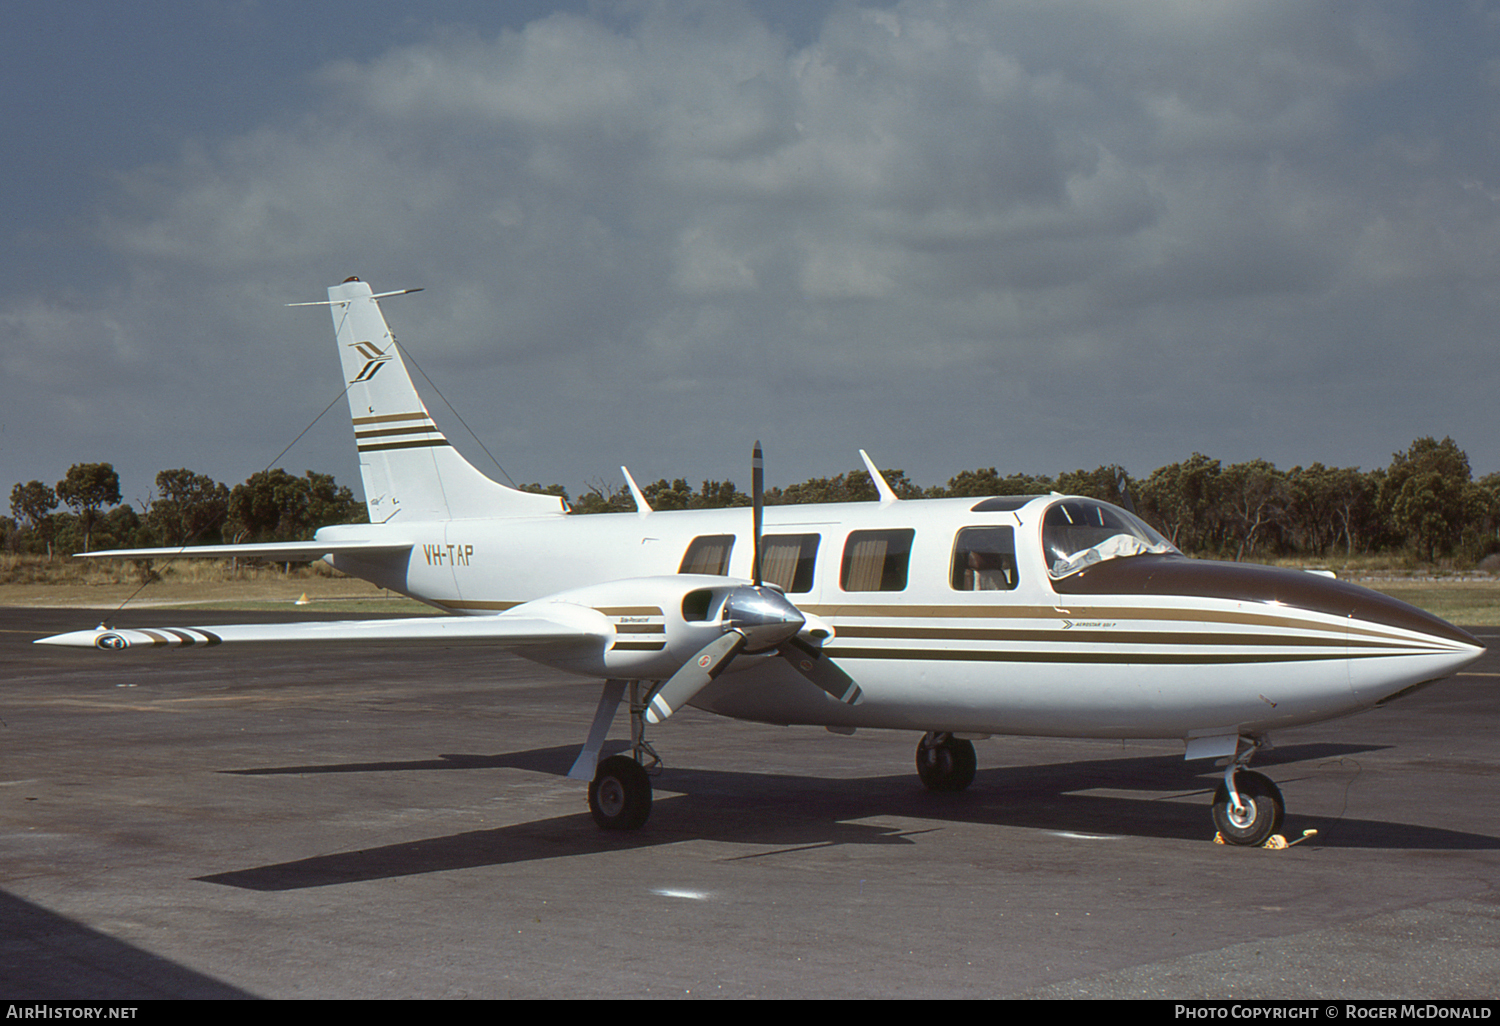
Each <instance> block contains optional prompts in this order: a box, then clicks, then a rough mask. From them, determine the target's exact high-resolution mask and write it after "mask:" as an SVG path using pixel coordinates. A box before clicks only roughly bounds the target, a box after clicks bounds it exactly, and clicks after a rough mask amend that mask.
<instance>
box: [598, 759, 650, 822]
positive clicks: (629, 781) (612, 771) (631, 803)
mask: <svg viewBox="0 0 1500 1026" xmlns="http://www.w3.org/2000/svg"><path fill="white" fill-rule="evenodd" d="M589 812H590V813H591V814H592V815H593V817H594V822H595V823H597V824H599V826H600V828H601V829H604V830H639V829H640V828H641V827H642V826H644V825H645V823H646V819H647V818H648V817H649V816H650V815H651V778H650V777H648V776H647V775H646V771H645V769H644V768H642V766H641V764H640V763H638V762H636V761H635V760H634V759H632V758H630V757H629V756H626V755H612V756H610V757H609V758H608V759H605V760H604V761H602V762H601V763H599V769H598V770H597V771H596V772H595V773H594V780H593V782H592V783H591V784H589Z"/></svg>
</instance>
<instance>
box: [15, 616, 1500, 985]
mask: <svg viewBox="0 0 1500 1026" xmlns="http://www.w3.org/2000/svg"><path fill="white" fill-rule="evenodd" d="M297 615H298V614H296V613H290V612H289V613H286V614H255V613H209V614H204V613H196V614H194V613H183V612H158V611H145V612H141V613H137V614H134V615H132V616H130V617H127V618H121V625H122V626H123V625H126V622H125V621H126V620H128V621H129V625H140V626H151V625H170V624H178V625H188V624H211V623H227V622H249V621H252V620H256V619H293V618H296V617H297ZM91 616H93V617H95V618H96V617H97V614H89V613H80V612H77V611H73V612H68V611H60V610H23V609H0V658H3V664H0V665H3V667H4V669H3V671H0V674H3V676H0V680H3V687H0V739H3V746H0V753H3V754H0V760H3V761H0V850H3V852H4V858H3V862H0V999H27V1000H38V999H69V998H71V999H84V998H95V999H107V998H113V999H118V1000H126V1001H129V1000H139V999H150V998H175V997H184V998H246V997H260V998H466V997H467V998H507V997H512V998H556V997H576V998H584V997H588V998H606V997H681V996H687V997H731V998H739V997H763V998H797V997H844V998H929V999H930V998H968V997H995V998H1005V997H1116V998H1119V997H1126V998H1130V997H1149V998H1174V999H1183V998H1301V997H1310V998H1350V999H1356V998H1413V999H1414V998H1429V999H1431V998H1469V999H1474V998H1480V999H1492V998H1494V997H1495V996H1496V992H1497V989H1500V988H1497V983H1496V981H1497V979H1500V893H1497V883H1500V788H1497V780H1500V777H1497V771H1500V657H1497V656H1495V655H1487V656H1486V657H1485V658H1484V659H1482V660H1481V661H1480V662H1478V663H1477V664H1475V665H1474V666H1473V667H1471V668H1470V670H1469V671H1468V672H1466V673H1465V674H1463V675H1461V676H1459V677H1456V678H1453V679H1451V680H1449V681H1447V682H1445V683H1443V684H1441V685H1438V686H1435V687H1431V688H1428V689H1427V690H1425V691H1422V692H1420V693H1418V694H1416V695H1413V696H1410V697H1408V698H1405V699H1402V700H1400V701H1398V702H1396V703H1393V704H1392V705H1391V706H1390V707H1388V708H1386V709H1383V710H1379V711H1375V712H1371V713H1367V714H1364V715H1361V716H1357V717H1353V718H1350V719H1346V720H1342V721H1336V722H1334V723H1330V724H1323V725H1320V726H1314V727H1306V728H1301V729H1298V730H1294V731H1287V732H1285V733H1283V734H1281V735H1279V736H1278V737H1277V738H1276V739H1275V740H1276V743H1277V747H1276V749H1275V750H1274V751H1272V752H1271V753H1269V754H1267V755H1265V756H1262V757H1260V758H1258V759H1257V762H1256V767H1257V768H1258V769H1260V770H1262V771H1263V772H1265V773H1267V774H1268V775H1269V776H1271V777H1272V778H1273V779H1274V780H1276V781H1277V782H1278V784H1279V785H1280V786H1281V789H1282V791H1283V793H1284V794H1285V797H1286V801H1287V820H1286V827H1285V832H1286V833H1287V835H1288V837H1289V838H1295V837H1297V836H1299V835H1300V834H1301V832H1302V831H1304V830H1309V829H1314V830H1317V831H1318V833H1317V835H1316V837H1314V838H1313V839H1311V840H1308V841H1306V842H1303V843H1301V844H1298V845H1296V846H1294V847H1292V848H1289V849H1287V850H1284V851H1268V850H1261V849H1241V848H1230V847H1224V846H1220V845H1215V844H1213V843H1212V842H1211V839H1212V837H1213V833H1214V831H1213V827H1212V824H1211V821H1210V819H1209V813H1208V803H1209V792H1210V790H1211V789H1212V787H1213V786H1214V783H1215V782H1216V777H1217V775H1218V774H1217V772H1216V771H1214V770H1213V769H1212V767H1211V765H1210V764H1207V763H1186V762H1184V761H1183V759H1182V746H1181V744H1180V743H1168V742H1161V743H1154V742H1151V743H1147V742H1131V743H1123V744H1122V743H1119V742H1113V743H1101V742H1087V741H1054V740H1037V739H1025V738H995V739H992V740H990V741H984V742H979V743H978V745H977V747H978V750H979V766H980V769H979V774H978V778H977V780H976V781H975V784H974V786H973V787H972V788H971V789H969V790H968V791H966V792H964V793H962V794H958V795H934V794H929V793H928V792H926V791H925V790H924V789H923V788H922V787H921V785H920V784H919V783H918V782H917V778H916V774H915V771H914V768H913V752H914V748H915V745H916V741H917V737H916V736H915V735H910V734H904V733H896V732H885V731H869V732H865V731H861V732H860V733H858V734H855V735H853V736H850V737H844V736H836V735H833V734H829V733H827V732H824V731H822V730H818V729H816V728H806V727H794V728H779V727H765V726H758V725H755V724H746V723H737V722H734V721H729V720H722V719H718V718H716V717H712V716H709V715H707V714H704V713H700V712H698V711H697V710H693V709H686V710H683V711H682V712H681V713H679V714H678V715H677V716H674V717H673V718H672V720H671V721H669V722H668V723H667V724H664V725H663V726H661V727H657V728H653V729H652V731H651V733H650V735H649V736H650V738H651V740H652V741H653V743H654V744H655V745H656V747H657V749H658V751H659V752H660V753H661V754H662V756H663V758H664V760H665V761H666V764H667V767H666V768H665V769H664V770H663V771H662V772H661V774H660V775H659V776H658V777H657V778H656V780H655V786H656V804H655V808H654V811H653V813H652V817H651V821H650V822H649V823H648V824H647V825H646V827H645V829H643V830H642V831H640V832H639V833H636V834H632V835H628V836H621V835H615V834H606V833H603V832H601V831H599V830H598V829H597V828H596V827H595V826H594V824H593V822H592V820H591V819H590V817H589V813H588V809H587V804H586V801H585V794H584V786H583V785H582V784H579V783H577V782H574V781H571V780H568V779H567V778H566V777H565V776H564V774H565V773H566V772H567V769H568V767H569V765H570V764H571V762H572V759H573V757H574V755H575V754H576V753H577V750H578V746H579V745H580V744H581V742H582V740H583V738H584V735H585V733H586V732H587V729H588V724H589V721H590V718H591V716H592V713H593V708H594V704H595V702H596V700H597V697H598V686H597V685H596V684H595V683H593V682H589V681H582V680H578V679H574V678H567V677H563V676H561V675H558V674H555V673H552V672H551V671H547V670H543V669H540V668H538V667H535V666H533V665H532V664H529V663H526V662H523V661H521V660H518V659H514V658H512V657H509V656H505V655H499V654H493V653H489V652H485V651H482V650H479V649H475V648H464V649H454V650H446V651H445V650H422V651H413V652H411V653H410V654H405V653H400V652H392V651H388V650H381V651H378V652H375V653H373V654H371V653H369V652H363V651H360V650H358V649H342V650H333V649H322V650H319V651H315V652H313V651H296V652H286V651H282V652H273V651H261V650H238V651H236V650H232V649H230V648H228V647H225V648H218V649H211V650H207V651H184V652H165V653H145V654H136V653H129V654H121V655H113V654H109V653H93V652H87V651H62V650H55V649H43V648H39V647H36V646H33V645H31V644H30V642H31V641H32V639H33V638H35V637H38V636H41V635H43V634H49V633H56V632H59V631H63V630H72V629H77V628H81V627H89V626H92V620H91V619H90V617H91ZM1474 633H1476V634H1478V635H1479V636H1480V638H1481V640H1484V641H1485V642H1486V643H1487V644H1490V645H1492V646H1493V645H1495V644H1496V639H1497V638H1500V628H1476V629H1474ZM627 734H628V731H627V726H626V720H625V717H624V715H623V714H622V715H621V717H620V719H619V720H618V721H617V722H616V725H615V729H614V731H613V732H612V737H614V738H616V739H622V738H624V737H626V736H627Z"/></svg>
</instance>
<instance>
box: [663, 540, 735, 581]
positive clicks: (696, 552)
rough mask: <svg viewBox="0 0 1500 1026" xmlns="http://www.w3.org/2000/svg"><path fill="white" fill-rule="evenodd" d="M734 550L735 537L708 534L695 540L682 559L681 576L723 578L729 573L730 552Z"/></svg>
mask: <svg viewBox="0 0 1500 1026" xmlns="http://www.w3.org/2000/svg"><path fill="white" fill-rule="evenodd" d="M733 548H734V535H732V534H708V535H704V536H703V537H701V538H694V539H693V543H692V544H691V545H689V546H688V548H687V552H686V553H685V554H684V555H683V557H682V566H680V567H678V568H677V572H678V573H680V574H711V575H713V576H716V577H723V576H724V575H726V574H728V573H729V552H730V550H731V549H733Z"/></svg>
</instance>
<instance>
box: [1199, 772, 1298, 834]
mask: <svg viewBox="0 0 1500 1026" xmlns="http://www.w3.org/2000/svg"><path fill="white" fill-rule="evenodd" d="M1234 789H1235V790H1236V791H1238V792H1239V796H1240V803H1241V808H1239V809H1235V808H1233V807H1231V806H1230V804H1229V789H1228V788H1227V787H1225V786H1224V783H1223V781H1220V782H1219V787H1218V790H1216V791H1215V792H1214V826H1216V827H1218V828H1219V836H1221V837H1223V838H1224V840H1225V841H1227V842H1228V843H1230V844H1241V845H1245V846H1247V847H1257V846H1259V845H1262V844H1265V843H1266V839H1267V838H1269V837H1270V836H1271V835H1272V834H1274V833H1276V831H1278V830H1280V829H1281V821H1282V818H1283V817H1284V816H1285V814H1286V806H1285V803H1284V802H1283V801H1282V798H1281V789H1280V788H1278V787H1277V786H1276V785H1275V784H1274V783H1273V782H1272V781H1271V778H1270V777H1268V776H1266V775H1265V774H1263V773H1253V772H1251V771H1249V770H1241V771H1240V772H1239V773H1236V774H1235V775H1234Z"/></svg>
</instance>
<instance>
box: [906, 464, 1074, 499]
mask: <svg viewBox="0 0 1500 1026" xmlns="http://www.w3.org/2000/svg"><path fill="white" fill-rule="evenodd" d="M1058 490H1059V489H1058V488H1057V483H1056V482H1055V481H1054V480H1053V479H1052V478H1050V477H1033V476H1032V475H1030V474H1011V475H1010V476H1008V477H1001V476H1000V474H999V473H998V472H997V471H996V470H995V468H994V467H984V468H981V469H979V470H965V471H963V472H962V473H960V474H956V475H955V476H953V477H950V478H949V479H948V487H947V488H929V489H928V490H927V495H928V497H929V498H933V499H946V498H963V497H967V496H974V497H975V498H983V497H985V496H989V495H1046V494H1047V493H1048V492H1052V491H1058Z"/></svg>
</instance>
